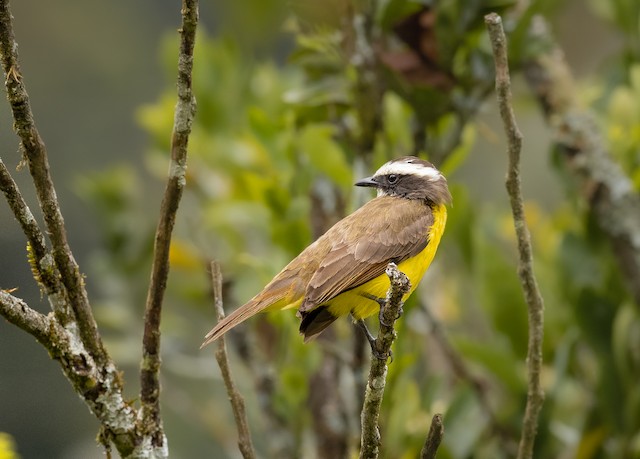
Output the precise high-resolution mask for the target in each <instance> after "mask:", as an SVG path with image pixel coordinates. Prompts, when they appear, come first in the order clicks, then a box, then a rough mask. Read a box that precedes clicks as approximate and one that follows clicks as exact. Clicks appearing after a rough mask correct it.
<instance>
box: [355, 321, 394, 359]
mask: <svg viewBox="0 0 640 459" xmlns="http://www.w3.org/2000/svg"><path fill="white" fill-rule="evenodd" d="M356 324H357V325H358V327H359V328H360V330H362V333H364V336H365V338H367V341H368V342H369V346H370V347H371V354H372V355H373V356H374V357H375V358H377V359H379V360H384V361H385V362H386V361H387V360H388V359H391V361H392V362H393V352H391V349H389V353H382V352H379V351H378V349H377V347H376V339H375V338H374V336H373V335H372V334H371V332H370V331H369V329H368V328H367V324H366V323H365V322H364V320H363V319H359V320H356Z"/></svg>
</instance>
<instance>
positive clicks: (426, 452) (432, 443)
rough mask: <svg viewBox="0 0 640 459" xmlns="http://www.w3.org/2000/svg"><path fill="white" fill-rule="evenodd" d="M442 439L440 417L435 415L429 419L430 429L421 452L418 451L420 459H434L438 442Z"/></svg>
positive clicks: (442, 429) (442, 427) (442, 430)
mask: <svg viewBox="0 0 640 459" xmlns="http://www.w3.org/2000/svg"><path fill="white" fill-rule="evenodd" d="M442 437H444V425H443V424H442V415H441V414H435V415H434V416H433V419H431V427H429V434H428V435H427V439H426V440H425V442H424V446H423V447H422V451H420V459H436V453H437V452H438V447H439V446H440V442H442Z"/></svg>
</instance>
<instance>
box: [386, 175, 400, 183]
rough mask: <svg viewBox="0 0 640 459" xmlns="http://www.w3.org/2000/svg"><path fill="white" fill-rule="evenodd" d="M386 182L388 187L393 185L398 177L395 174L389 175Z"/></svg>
mask: <svg viewBox="0 0 640 459" xmlns="http://www.w3.org/2000/svg"><path fill="white" fill-rule="evenodd" d="M387 181H388V182H389V185H393V184H394V183H396V182H397V181H398V176H397V175H396V174H390V175H388V176H387Z"/></svg>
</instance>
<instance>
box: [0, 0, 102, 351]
mask: <svg viewBox="0 0 640 459" xmlns="http://www.w3.org/2000/svg"><path fill="white" fill-rule="evenodd" d="M0 58H1V59H2V66H3V69H4V73H5V76H6V78H5V86H6V89H7V98H8V100H9V104H10V105H11V110H12V113H13V119H14V124H13V127H14V130H15V131H16V134H17V135H18V137H19V138H20V148H21V150H22V154H23V158H24V159H25V160H26V162H27V164H28V166H29V172H30V173H31V177H32V178H33V183H34V185H35V189H36V194H37V196H38V202H39V203H40V208H41V209H42V213H43V215H44V221H45V224H46V226H47V234H48V235H49V238H50V239H51V244H52V246H53V259H54V261H55V264H56V267H57V269H58V271H59V272H60V277H61V280H62V283H63V284H64V286H65V287H66V290H67V297H68V300H69V302H70V304H71V308H72V309H73V312H74V314H75V317H76V320H77V321H78V329H79V333H80V337H81V339H82V342H83V344H84V345H85V347H86V348H87V349H88V350H89V352H90V353H91V355H92V357H93V358H94V359H96V361H98V362H100V363H106V362H107V361H108V360H109V357H108V355H107V353H106V351H105V349H104V346H103V344H102V341H101V339H100V337H99V335H98V327H97V325H96V322H95V319H94V318H93V314H92V313H91V308H90V306H89V300H88V298H87V292H86V289H85V287H84V281H83V278H82V274H81V273H80V270H79V269H78V265H77V263H76V261H75V259H74V258H73V254H72V253H71V249H70V248H69V244H68V242H67V234H66V230H65V226H64V220H63V218H62V213H61V212H60V205H59V203H58V198H57V196H56V190H55V188H54V186H53V181H52V179H51V174H50V172H49V161H48V159H47V150H46V148H45V146H44V142H43V141H42V138H41V137H40V134H39V132H38V130H37V129H36V125H35V121H34V119H33V114H32V112H31V106H30V102H29V95H28V94H27V90H26V88H25V85H24V81H23V79H22V75H21V73H20V65H19V62H18V44H17V43H16V41H15V38H14V32H13V23H12V16H11V12H10V11H9V1H8V0H0Z"/></svg>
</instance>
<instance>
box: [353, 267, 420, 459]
mask: <svg viewBox="0 0 640 459" xmlns="http://www.w3.org/2000/svg"><path fill="white" fill-rule="evenodd" d="M386 272H387V276H389V280H390V282H391V285H390V286H389V291H388V292H387V298H386V301H385V304H384V307H383V308H382V312H381V315H380V328H379V330H378V336H377V338H376V340H375V351H374V352H373V354H375V355H373V356H372V357H371V368H370V370H369V379H368V382H367V388H366V391H365V396H364V404H363V406H362V413H361V415H360V420H361V423H362V435H361V437H360V459H375V458H377V457H378V454H379V449H380V429H379V427H378V418H379V416H380V406H381V405H382V397H383V395H384V388H385V384H386V380H387V359H388V358H389V357H390V356H391V345H392V344H393V341H394V340H395V339H396V332H395V330H394V328H393V326H394V324H395V321H396V320H397V319H398V317H399V314H400V311H401V309H402V298H403V297H404V295H405V294H406V293H407V292H408V291H409V290H410V288H411V282H410V281H409V278H408V277H407V276H406V275H405V274H404V273H402V272H400V271H399V270H398V267H397V266H396V265H395V263H389V266H387V271H386Z"/></svg>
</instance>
